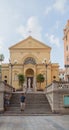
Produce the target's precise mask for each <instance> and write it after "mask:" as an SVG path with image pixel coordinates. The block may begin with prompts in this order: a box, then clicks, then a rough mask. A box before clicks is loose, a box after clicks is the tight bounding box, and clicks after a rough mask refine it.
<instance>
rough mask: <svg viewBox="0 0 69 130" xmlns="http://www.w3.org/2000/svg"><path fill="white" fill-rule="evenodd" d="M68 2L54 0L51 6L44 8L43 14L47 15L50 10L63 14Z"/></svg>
mask: <svg viewBox="0 0 69 130" xmlns="http://www.w3.org/2000/svg"><path fill="white" fill-rule="evenodd" d="M67 2H68V0H54V2H53V4H52V5H51V6H48V7H46V10H45V14H46V15H48V14H49V13H50V12H51V11H52V10H56V11H59V12H60V13H64V12H65V11H66V4H67Z"/></svg>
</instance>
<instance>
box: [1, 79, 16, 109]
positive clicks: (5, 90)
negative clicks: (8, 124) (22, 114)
mask: <svg viewBox="0 0 69 130" xmlns="http://www.w3.org/2000/svg"><path fill="white" fill-rule="evenodd" d="M13 90H14V89H13V87H12V86H10V85H8V84H7V83H5V82H3V81H0V111H4V110H5V109H7V108H8V106H9V105H10V99H11V96H12V92H13Z"/></svg>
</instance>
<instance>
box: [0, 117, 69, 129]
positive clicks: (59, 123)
mask: <svg viewBox="0 0 69 130" xmlns="http://www.w3.org/2000/svg"><path fill="white" fill-rule="evenodd" d="M0 130H69V115H61V116H0Z"/></svg>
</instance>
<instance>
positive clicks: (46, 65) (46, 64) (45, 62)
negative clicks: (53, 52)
mask: <svg viewBox="0 0 69 130" xmlns="http://www.w3.org/2000/svg"><path fill="white" fill-rule="evenodd" d="M50 63H51V62H50V61H49V62H48V63H47V60H46V58H45V59H44V60H43V64H44V65H45V67H46V87H47V67H48V66H49V64H50Z"/></svg>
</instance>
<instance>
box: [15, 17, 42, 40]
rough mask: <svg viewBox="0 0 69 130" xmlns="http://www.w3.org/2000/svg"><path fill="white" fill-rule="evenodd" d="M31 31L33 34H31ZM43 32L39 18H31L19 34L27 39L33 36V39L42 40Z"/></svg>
mask: <svg viewBox="0 0 69 130" xmlns="http://www.w3.org/2000/svg"><path fill="white" fill-rule="evenodd" d="M30 31H31V34H30V33H29V32H30ZM41 31H42V28H41V26H40V25H39V21H38V19H37V17H34V16H32V17H30V18H29V19H28V21H27V23H26V24H25V25H21V26H20V27H19V28H18V29H17V32H18V33H20V34H21V35H22V36H23V37H24V38H26V37H27V36H29V35H32V36H33V37H35V38H37V39H40V40H41V39H42V37H41Z"/></svg>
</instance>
